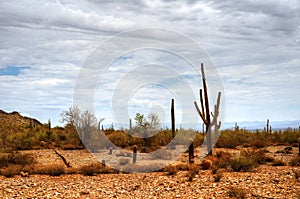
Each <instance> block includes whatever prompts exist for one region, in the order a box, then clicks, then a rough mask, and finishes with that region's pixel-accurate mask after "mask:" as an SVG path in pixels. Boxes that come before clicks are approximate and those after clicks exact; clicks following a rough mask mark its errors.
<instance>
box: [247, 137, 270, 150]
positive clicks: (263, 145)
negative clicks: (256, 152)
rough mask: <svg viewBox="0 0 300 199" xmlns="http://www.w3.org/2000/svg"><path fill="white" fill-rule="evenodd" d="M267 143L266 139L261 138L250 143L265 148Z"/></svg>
mask: <svg viewBox="0 0 300 199" xmlns="http://www.w3.org/2000/svg"><path fill="white" fill-rule="evenodd" d="M266 145H267V144H266V142H265V141H264V140H261V139H255V140H254V141H253V142H251V143H250V146H253V147H256V148H263V147H265V146H266Z"/></svg>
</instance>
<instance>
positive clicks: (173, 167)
mask: <svg viewBox="0 0 300 199" xmlns="http://www.w3.org/2000/svg"><path fill="white" fill-rule="evenodd" d="M178 171H179V168H178V167H177V165H168V166H166V167H165V168H164V172H166V173H167V175H176V174H177V173H178Z"/></svg>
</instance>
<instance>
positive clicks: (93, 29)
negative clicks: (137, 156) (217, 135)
mask: <svg viewBox="0 0 300 199" xmlns="http://www.w3.org/2000/svg"><path fill="white" fill-rule="evenodd" d="M299 13H300V1H298V0H277V1H274V0H266V1H258V0H244V1H238V0H232V1H217V0H212V1H209V0H203V1H193V0H186V1H166V0H165V1H164V0H154V1H150V0H139V1H138V0H132V1H123V0H120V1H113V0H112V1H107V0H102V1H97V0H77V1H71V0H43V1H42V0H26V1H25V0H20V1H19V0H18V1H17V0H12V1H1V2H0V109H2V110H4V111H8V112H10V111H15V110H16V111H18V112H20V113H21V114H23V115H26V116H31V117H34V118H37V119H38V120H40V121H42V122H45V123H46V122H47V121H48V119H49V118H50V119H51V121H52V123H54V124H55V125H62V124H61V123H60V122H59V120H60V118H61V117H60V113H61V112H62V111H64V110H67V109H68V107H70V106H72V105H73V103H74V96H75V94H74V93H76V89H77V88H78V86H79V87H80V86H82V85H84V86H85V87H88V88H89V89H91V90H92V91H93V93H92V94H93V97H94V98H93V100H94V102H95V104H94V109H95V113H96V115H97V117H98V118H105V120H104V124H107V125H108V124H111V123H112V122H115V120H116V118H117V117H119V115H122V114H125V115H123V116H122V118H120V119H118V118H117V120H120V123H125V120H128V117H131V118H133V117H134V115H135V113H136V112H141V113H144V114H147V113H149V112H157V113H159V116H160V118H161V121H162V122H163V123H168V121H169V112H168V111H169V105H170V99H171V98H175V104H176V110H177V119H178V123H180V122H183V121H185V120H189V121H190V120H194V118H198V120H199V121H200V119H199V116H197V113H196V112H195V109H194V107H193V101H194V100H199V99H197V97H199V96H197V92H198V89H199V88H201V87H202V84H201V75H200V73H199V71H200V69H199V65H200V62H201V59H202V58H203V60H204V62H205V61H206V62H209V63H208V64H207V63H205V64H207V65H208V68H207V71H206V72H207V81H208V87H209V89H210V91H211V93H210V97H211V98H212V99H213V100H212V104H211V105H213V103H214V102H215V99H216V95H217V92H218V91H219V90H220V91H221V92H222V103H221V112H222V113H221V119H222V120H223V121H225V122H226V121H227V122H242V121H266V119H267V118H269V119H270V120H271V121H288V120H300V87H299V85H300V17H299ZM144 28H150V29H151V30H152V32H150V34H144V33H145V32H143V31H141V32H139V31H138V32H137V33H138V34H135V35H134V34H132V35H130V37H129V36H128V35H127V36H128V38H127V37H126V34H125V36H124V34H123V33H124V32H128V31H129V32H130V31H133V32H131V33H136V32H134V30H140V29H142V30H143V29H144ZM156 29H157V30H165V31H156ZM154 33H155V34H154ZM173 33H176V34H174V35H175V37H171V36H172V35H173ZM174 35H173V36H174ZM181 36H185V37H186V38H189V39H190V40H187V42H188V41H193V42H194V43H195V44H197V45H198V46H200V51H197V52H200V55H199V56H198V57H197V56H195V55H193V56H189V52H192V50H193V49H194V48H192V49H189V47H190V46H185V43H184V42H182V41H183V40H182V39H180V38H181ZM111 38H117V39H119V40H115V42H113V43H109V42H108V43H106V42H107V41H111V40H110V39H111ZM132 38H134V40H131V39H132ZM177 38H179V39H178V40H176V39H177ZM124 41H125V42H124ZM156 43H157V44H160V45H163V47H165V48H169V47H170V46H171V47H170V49H171V48H173V51H174V52H176V49H179V51H180V53H179V54H180V55H184V56H185V57H184V58H186V57H188V58H191V59H192V60H193V61H194V62H195V63H194V62H193V61H192V62H193V66H194V67H192V66H191V64H190V63H189V62H187V61H186V60H184V59H182V57H180V56H178V54H172V52H171V53H170V51H169V52H165V51H164V50H159V49H158V48H156V49H147V48H146V47H147V45H149V46H151V45H156ZM138 44H139V45H141V46H140V47H141V49H137V50H132V51H128V49H131V47H132V48H133V47H137V46H138ZM143 45H144V46H143ZM191 45H192V44H191ZM142 47H145V48H142ZM122 50H125V51H124V52H122ZM126 50H127V51H126ZM189 50H190V51H189ZM101 52H102V54H101ZM97 53H100V54H97ZM109 53H111V54H109ZM118 53H119V54H118ZM111 55H117V57H115V59H113V60H112V61H111V62H110V63H109V65H105V67H106V68H104V66H103V67H102V66H101V67H102V69H103V70H102V71H101V72H102V73H101V74H102V76H101V75H98V73H94V72H95V71H93V72H92V73H88V72H87V74H90V75H91V74H95V79H93V78H90V79H93V80H94V81H96V80H97V81H96V82H93V83H95V85H94V84H93V85H92V86H90V84H89V78H87V77H85V78H86V79H80V78H81V76H80V74H81V73H82V72H84V69H85V67H86V66H87V65H89V64H91V65H93V63H99V62H101V63H102V62H103V63H104V60H106V59H108V57H110V56H111ZM93 61H94V62H93ZM197 61H199V63H198V62H197ZM195 65H196V66H195ZM195 67H198V69H195ZM104 69H107V70H104ZM97 70H98V69H97ZM170 71H171V72H170ZM172 71H173V73H172ZM212 71H213V72H212ZM98 72H99V71H98ZM213 75H215V76H214V77H215V78H216V79H213V77H212V76H213ZM91 76H93V75H91ZM91 76H89V77H91ZM99 76H100V77H99ZM154 77H155V78H154ZM210 77H212V78H210ZM149 79H152V80H153V79H154V80H156V83H153V82H152V83H151V82H148V81H147V80H149ZM79 80H81V81H79ZM154 80H153V81H154ZM215 80H216V81H215ZM80 83H81V84H82V85H81V84H80ZM83 83H84V84H83ZM214 84H216V85H214ZM129 85H135V86H133V87H130V86H129ZM129 88H130V89H131V90H130V89H129ZM126 89H127V91H126ZM183 91H185V93H182V92H183ZM124 92H125V93H124ZM195 93H196V94H195ZM190 95H191V96H192V97H190V98H188V97H189V96H190ZM124 96H126V98H123V97H124ZM121 100H123V101H121ZM75 101H76V100H75ZM187 102H188V104H191V107H189V108H187V109H188V110H187V109H186V108H185V104H186V103H187ZM88 103H89V102H86V104H88ZM124 107H125V109H124ZM192 107H193V108H192ZM212 107H213V106H212ZM211 109H212V108H211ZM126 114H127V115H126ZM186 115H192V116H191V118H189V116H186ZM185 117H186V118H185ZM193 117H194V118H193Z"/></svg>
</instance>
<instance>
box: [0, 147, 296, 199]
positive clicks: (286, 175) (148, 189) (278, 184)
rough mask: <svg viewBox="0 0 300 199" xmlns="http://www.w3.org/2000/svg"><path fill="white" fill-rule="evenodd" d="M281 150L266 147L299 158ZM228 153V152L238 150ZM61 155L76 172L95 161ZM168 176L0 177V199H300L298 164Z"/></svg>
mask: <svg viewBox="0 0 300 199" xmlns="http://www.w3.org/2000/svg"><path fill="white" fill-rule="evenodd" d="M281 148H283V146H281V147H269V148H268V150H269V151H270V152H269V155H270V156H273V157H274V158H275V159H280V160H284V161H285V162H288V161H289V160H290V159H291V158H292V157H293V156H294V155H296V154H297V151H296V150H297V148H293V151H292V152H293V153H292V154H278V153H276V151H278V150H280V149H281ZM227 151H228V152H230V153H232V154H233V153H237V152H239V150H232V151H230V150H227ZM30 153H34V154H35V155H36V159H37V161H38V164H40V165H47V164H49V163H50V164H51V163H53V162H59V161H61V159H60V158H59V157H57V155H55V153H54V152H53V150H36V151H30ZM60 153H61V154H63V155H64V156H65V157H66V159H67V160H68V162H70V164H71V165H72V166H73V167H76V168H77V167H79V166H80V165H86V164H89V163H91V162H93V161H95V160H93V156H92V155H91V154H89V153H88V152H87V151H84V150H79V151H78V150H77V151H76V150H74V151H60ZM296 173H297V174H296ZM169 174H170V173H169ZM171 174H172V175H168V174H167V172H151V173H132V174H98V175H95V176H84V175H82V174H64V175H61V176H57V177H53V176H48V175H29V176H28V177H21V176H20V175H17V176H14V177H11V178H6V177H4V176H0V198H230V197H235V198H243V197H244V198H300V176H299V174H300V167H299V166H295V167H292V166H271V165H267V164H265V165H260V166H259V167H257V168H255V169H253V170H252V171H251V172H233V171H229V170H224V169H219V170H218V174H219V176H217V174H213V173H212V170H200V171H199V172H197V173H196V175H195V176H193V178H190V173H189V171H179V172H177V173H176V172H175V173H171ZM297 175H298V176H297ZM216 177H219V179H216Z"/></svg>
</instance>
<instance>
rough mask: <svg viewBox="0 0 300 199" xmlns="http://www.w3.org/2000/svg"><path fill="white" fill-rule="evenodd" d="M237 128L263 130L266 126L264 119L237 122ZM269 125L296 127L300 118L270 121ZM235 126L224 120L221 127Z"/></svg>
mask: <svg viewBox="0 0 300 199" xmlns="http://www.w3.org/2000/svg"><path fill="white" fill-rule="evenodd" d="M237 125H238V126H239V128H242V129H243V128H246V129H247V130H256V129H258V130H263V129H264V128H265V127H266V121H252V122H247V121H246V122H237ZM270 126H272V129H273V130H280V129H287V128H292V129H298V128H299V126H300V120H294V121H274V122H273V121H270ZM234 127H235V122H225V123H224V124H223V126H222V129H233V128H234Z"/></svg>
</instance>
